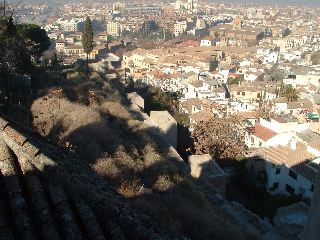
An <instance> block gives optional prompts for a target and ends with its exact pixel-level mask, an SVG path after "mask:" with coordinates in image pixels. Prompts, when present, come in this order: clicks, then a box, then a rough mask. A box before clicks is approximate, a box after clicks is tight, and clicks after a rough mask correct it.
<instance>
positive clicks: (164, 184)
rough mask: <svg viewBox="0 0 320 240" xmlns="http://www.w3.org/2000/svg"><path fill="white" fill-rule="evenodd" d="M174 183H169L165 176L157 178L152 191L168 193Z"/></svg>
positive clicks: (169, 180)
mask: <svg viewBox="0 0 320 240" xmlns="http://www.w3.org/2000/svg"><path fill="white" fill-rule="evenodd" d="M174 185H175V184H174V183H173V182H172V181H171V179H170V177H169V176H167V175H162V176H159V177H158V179H157V181H156V182H155V184H154V185H153V189H154V190H156V191H159V192H166V191H169V190H170V189H172V188H173V187H174Z"/></svg>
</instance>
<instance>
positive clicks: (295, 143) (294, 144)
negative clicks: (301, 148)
mask: <svg viewBox="0 0 320 240" xmlns="http://www.w3.org/2000/svg"><path fill="white" fill-rule="evenodd" d="M290 148H291V149H292V150H297V140H296V139H295V138H294V139H292V140H291V142H290Z"/></svg>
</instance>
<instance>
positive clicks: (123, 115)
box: [100, 101, 131, 120]
mask: <svg viewBox="0 0 320 240" xmlns="http://www.w3.org/2000/svg"><path fill="white" fill-rule="evenodd" d="M100 110H101V111H102V112H105V113H107V114H109V115H110V116H112V117H115V118H118V119H122V120H129V119H130V118H131V115H130V113H129V111H128V110H127V108H125V107H124V106H123V105H122V104H121V103H119V102H109V101H108V102H104V103H102V104H101V105H100Z"/></svg>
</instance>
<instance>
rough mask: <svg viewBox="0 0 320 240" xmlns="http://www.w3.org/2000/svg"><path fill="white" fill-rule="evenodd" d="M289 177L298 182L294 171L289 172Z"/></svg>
mask: <svg viewBox="0 0 320 240" xmlns="http://www.w3.org/2000/svg"><path fill="white" fill-rule="evenodd" d="M289 176H290V177H291V178H293V179H294V180H297V177H298V176H297V174H296V173H295V172H294V171H292V170H291V169H290V170H289Z"/></svg>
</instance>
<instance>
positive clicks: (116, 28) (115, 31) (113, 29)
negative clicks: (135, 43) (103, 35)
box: [107, 21, 121, 37]
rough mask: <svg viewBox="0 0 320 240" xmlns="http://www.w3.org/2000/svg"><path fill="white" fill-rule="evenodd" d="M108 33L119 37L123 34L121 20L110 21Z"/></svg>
mask: <svg viewBox="0 0 320 240" xmlns="http://www.w3.org/2000/svg"><path fill="white" fill-rule="evenodd" d="M107 33H108V34H109V35H111V36H115V37H118V36H120V34H121V24H120V23H119V22H115V21H110V22H108V23H107Z"/></svg>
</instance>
